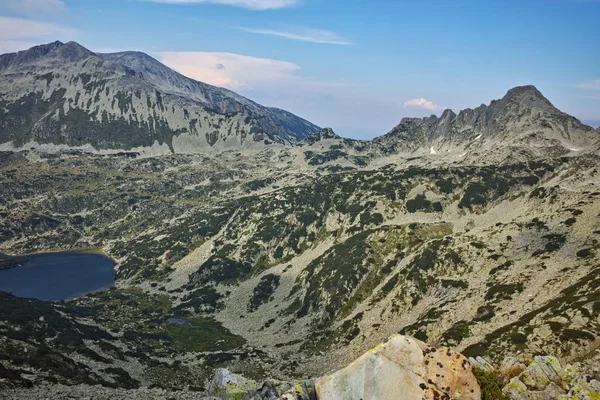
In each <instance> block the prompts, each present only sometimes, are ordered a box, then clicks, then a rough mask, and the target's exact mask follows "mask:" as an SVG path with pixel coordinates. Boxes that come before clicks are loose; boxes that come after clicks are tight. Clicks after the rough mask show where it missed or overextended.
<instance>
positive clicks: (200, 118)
mask: <svg viewBox="0 0 600 400" xmlns="http://www.w3.org/2000/svg"><path fill="white" fill-rule="evenodd" d="M0 93H1V95H2V96H1V98H2V104H1V105H2V108H3V109H4V112H3V113H2V114H0V141H1V142H9V141H10V142H13V143H14V144H15V146H17V147H19V146H22V145H24V144H25V143H32V142H35V143H39V144H46V143H50V144H54V145H67V146H71V147H76V146H84V145H91V146H92V147H93V148H94V149H97V150H101V149H121V150H130V149H132V148H136V147H152V146H156V147H163V148H164V149H163V150H164V151H165V152H169V151H173V152H175V151H176V152H193V151H209V150H210V149H211V148H213V147H216V148H227V147H236V146H251V145H253V144H255V143H270V142H276V143H293V142H296V141H298V140H301V139H303V138H305V137H307V136H308V135H310V134H311V133H314V132H315V131H317V130H318V127H317V126H315V125H313V124H311V123H309V122H308V121H306V120H303V119H301V118H299V117H296V116H295V115H293V114H291V113H289V112H287V111H284V110H280V109H276V108H269V107H263V106H261V105H259V104H257V103H255V102H253V101H251V100H248V99H246V98H245V97H242V96H240V95H238V94H236V93H234V92H231V91H229V90H227V89H223V88H218V87H215V86H211V85H207V84H205V83H202V82H198V81H195V80H192V79H189V78H186V77H184V76H183V75H181V74H179V73H177V72H175V71H173V70H171V69H170V68H167V67H166V66H164V65H163V64H161V63H160V62H158V61H157V60H155V59H153V58H152V57H150V56H148V55H146V54H144V53H139V52H123V53H116V54H99V53H93V52H91V51H90V50H88V49H86V48H84V47H82V46H81V45H79V44H77V43H75V42H69V43H66V44H64V43H61V42H54V43H50V44H46V45H41V46H36V47H33V48H31V49H29V50H26V51H22V52H18V53H12V54H4V55H2V56H0Z"/></svg>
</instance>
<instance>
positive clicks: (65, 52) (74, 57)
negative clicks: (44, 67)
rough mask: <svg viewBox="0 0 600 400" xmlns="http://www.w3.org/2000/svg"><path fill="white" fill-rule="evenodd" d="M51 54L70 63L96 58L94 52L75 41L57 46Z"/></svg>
mask: <svg viewBox="0 0 600 400" xmlns="http://www.w3.org/2000/svg"><path fill="white" fill-rule="evenodd" d="M59 43H60V42H59ZM51 53H52V55H55V56H56V57H60V58H62V59H64V60H65V61H69V62H77V61H83V60H85V59H87V58H90V57H92V56H95V53H94V52H92V51H90V50H88V49H86V48H85V47H83V46H82V45H80V44H79V43H77V42H73V41H71V42H67V43H65V44H61V45H59V46H56V47H55V48H54V49H53V50H52V52H51Z"/></svg>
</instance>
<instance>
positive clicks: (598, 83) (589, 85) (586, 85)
mask: <svg viewBox="0 0 600 400" xmlns="http://www.w3.org/2000/svg"><path fill="white" fill-rule="evenodd" d="M573 86H575V87H578V88H581V89H590V90H600V79H592V80H591V81H587V82H581V83H576V84H575V85H573Z"/></svg>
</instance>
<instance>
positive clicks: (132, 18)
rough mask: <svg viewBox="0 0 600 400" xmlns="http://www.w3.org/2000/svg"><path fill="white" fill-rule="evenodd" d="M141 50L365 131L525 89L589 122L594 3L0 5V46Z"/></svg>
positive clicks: (599, 92) (350, 0)
mask: <svg viewBox="0 0 600 400" xmlns="http://www.w3.org/2000/svg"><path fill="white" fill-rule="evenodd" d="M54 40H61V41H69V40H74V41H77V42H79V43H81V44H82V45H84V46H85V47H87V48H89V49H91V50H93V51H98V52H116V51H124V50H138V51H143V52H146V53H148V54H150V55H151V56H153V57H155V58H157V59H158V60H160V61H162V62H163V63H165V64H166V65H168V66H169V67H171V68H173V69H175V70H177V71H179V72H181V73H183V74H184V75H187V76H189V77H192V78H194V79H197V80H200V81H203V82H206V83H210V84H213V85H218V86H223V87H226V88H229V89H232V90H234V91H236V92H238V93H240V94H242V95H244V96H246V97H249V98H251V99H252V100H255V101H257V102H259V103H261V104H264V105H266V106H273V107H279V108H283V109H286V110H289V111H291V112H293V113H295V114H297V115H299V116H301V117H303V118H306V119H308V120H310V121H311V122H313V123H315V124H317V125H319V126H322V127H332V128H333V129H334V130H335V131H336V132H337V133H338V134H340V135H342V136H345V137H352V138H359V139H370V138H373V137H375V136H379V135H382V134H384V133H386V132H388V131H389V130H391V129H392V128H393V127H394V126H395V125H397V124H398V123H399V122H400V120H401V119H402V118H403V117H407V116H410V117H423V116H429V115H431V114H437V115H439V114H441V112H442V111H443V110H444V109H445V108H451V109H453V110H454V111H456V112H458V111H459V110H461V109H465V108H474V107H477V106H479V105H480V104H489V102H490V101H491V100H492V99H497V98H501V97H502V96H504V94H505V93H506V92H507V91H508V90H509V89H510V88H512V87H514V86H519V85H529V84H531V85H535V86H536V87H537V88H538V89H539V90H540V91H541V92H542V93H543V94H544V95H545V96H546V97H548V98H549V99H550V101H551V102H552V103H553V104H554V105H555V106H556V107H558V108H560V109H561V110H563V111H565V112H567V113H569V114H571V115H574V116H576V117H577V118H579V119H580V120H582V121H583V122H585V123H588V124H590V125H592V126H594V127H597V126H599V125H600V0H102V1H94V0H0V53H6V52H13V51H18V50H23V49H27V48H29V47H31V46H33V45H36V44H40V43H47V42H51V41H54Z"/></svg>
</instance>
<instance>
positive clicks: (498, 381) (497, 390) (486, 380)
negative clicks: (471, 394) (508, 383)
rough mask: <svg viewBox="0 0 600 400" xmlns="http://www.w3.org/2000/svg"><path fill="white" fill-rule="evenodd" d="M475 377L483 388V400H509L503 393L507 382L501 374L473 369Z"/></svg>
mask: <svg viewBox="0 0 600 400" xmlns="http://www.w3.org/2000/svg"><path fill="white" fill-rule="evenodd" d="M473 375H475V378H477V383H479V387H480V388H481V400H508V398H507V397H506V396H505V395H504V393H502V388H503V387H504V385H505V382H504V379H503V378H502V376H501V375H500V374H499V373H497V372H489V371H486V370H483V369H480V368H473Z"/></svg>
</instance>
